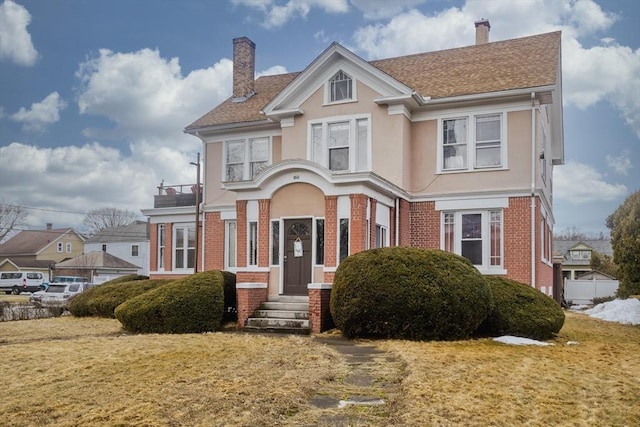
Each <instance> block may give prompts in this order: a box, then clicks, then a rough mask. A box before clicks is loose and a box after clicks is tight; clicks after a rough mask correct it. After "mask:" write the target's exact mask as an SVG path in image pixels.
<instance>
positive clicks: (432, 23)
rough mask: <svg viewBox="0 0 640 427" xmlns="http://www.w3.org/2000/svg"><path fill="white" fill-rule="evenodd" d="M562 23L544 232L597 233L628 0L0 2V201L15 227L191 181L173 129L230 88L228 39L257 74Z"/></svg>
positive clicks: (62, 220) (637, 69) (628, 55)
mask: <svg viewBox="0 0 640 427" xmlns="http://www.w3.org/2000/svg"><path fill="white" fill-rule="evenodd" d="M480 18H487V19H489V21H490V22H491V33H490V40H491V41H498V40H505V39H509V38H514V37H522V36H527V35H532V34H539V33H544V32H549V31H556V30H562V31H563V35H562V37H563V46H562V55H563V86H564V93H563V94H564V119H565V123H564V125H565V127H564V129H565V160H566V164H565V165H563V166H560V167H557V168H555V169H554V214H555V218H556V229H555V231H556V232H558V231H562V230H566V229H569V228H572V227H576V228H578V229H580V230H582V231H583V232H586V233H593V234H597V233H599V232H600V231H604V232H607V229H606V226H605V219H606V217H607V216H608V215H609V214H611V213H612V212H613V211H614V210H615V209H616V208H617V207H618V206H619V205H620V204H621V203H622V202H623V201H624V199H625V198H626V197H627V196H628V195H629V194H631V193H632V192H633V191H637V190H638V189H640V29H639V28H640V2H638V1H636V0H617V1H604V0H520V1H511V0H476V1H472V0H467V1H457V0H395V1H393V2H389V1H387V0H229V1H223V0H220V1H204V0H110V1H86V0H49V1H44V0H16V1H9V0H0V199H2V200H3V201H4V203H7V204H19V205H24V206H26V207H27V208H28V212H29V217H28V227H29V228H39V227H44V225H45V223H47V222H52V223H53V224H54V226H56V227H58V226H60V227H62V226H73V227H77V228H79V229H81V227H80V225H81V222H82V218H83V216H84V213H85V212H86V211H87V210H89V209H91V208H96V207H103V206H112V207H118V208H122V209H131V210H134V211H136V212H139V209H141V208H148V207H150V206H152V196H153V194H154V193H155V191H156V186H157V185H158V184H159V183H160V181H162V180H164V182H165V183H168V184H178V183H189V182H193V181H195V168H194V167H193V166H190V165H189V163H190V162H192V161H195V158H196V153H197V152H198V151H201V145H200V141H199V140H198V139H197V138H195V137H192V136H189V135H184V134H183V132H182V130H183V129H184V127H185V126H186V125H188V124H189V123H191V122H192V121H194V120H195V119H197V118H198V117H200V115H202V114H204V113H205V112H207V111H208V110H210V109H211V108H213V107H214V106H215V105H216V104H218V103H219V102H220V101H222V100H223V99H225V98H226V97H228V96H229V95H230V91H231V65H232V64H231V56H232V39H233V38H234V37H239V36H247V37H249V38H250V39H252V40H253V41H254V42H255V43H256V46H257V47H256V55H257V57H256V69H257V72H258V73H259V74H275V73H281V72H290V71H300V70H302V69H304V68H305V67H306V66H307V65H308V64H309V63H310V62H311V61H313V59H314V58H315V57H316V56H317V55H318V54H319V53H320V52H322V51H323V50H324V49H325V48H326V47H327V46H328V45H329V44H330V43H331V42H332V41H337V42H339V43H341V44H342V45H344V46H345V47H347V48H349V49H351V50H352V51H354V52H355V53H356V54H358V55H360V56H361V57H363V58H365V59H377V58H385V57H392V56H398V55H404V54H410V53H415V52H424V51H431V50H438V49H445V48H451V47H459V46H466V45H470V44H473V43H474V34H475V29H474V25H473V22H474V21H475V20H478V19H480Z"/></svg>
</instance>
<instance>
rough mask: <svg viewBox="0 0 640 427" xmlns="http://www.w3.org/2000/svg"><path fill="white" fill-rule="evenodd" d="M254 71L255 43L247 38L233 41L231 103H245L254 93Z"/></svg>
mask: <svg viewBox="0 0 640 427" xmlns="http://www.w3.org/2000/svg"><path fill="white" fill-rule="evenodd" d="M255 71H256V45H255V43H254V42H252V41H251V40H249V39H248V38H247V37H238V38H236V39H233V101H235V102H242V101H245V100H247V99H249V98H250V97H251V95H253V94H254V93H255V85H254V79H255Z"/></svg>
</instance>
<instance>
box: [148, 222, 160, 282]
mask: <svg viewBox="0 0 640 427" xmlns="http://www.w3.org/2000/svg"><path fill="white" fill-rule="evenodd" d="M159 227H160V224H149V271H157V270H158V228H159Z"/></svg>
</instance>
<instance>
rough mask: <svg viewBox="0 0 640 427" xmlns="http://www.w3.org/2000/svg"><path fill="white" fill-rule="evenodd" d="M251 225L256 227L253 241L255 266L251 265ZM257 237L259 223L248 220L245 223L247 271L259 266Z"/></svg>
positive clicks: (258, 234)
mask: <svg viewBox="0 0 640 427" xmlns="http://www.w3.org/2000/svg"><path fill="white" fill-rule="evenodd" d="M251 224H255V225H256V234H255V237H256V241H255V250H256V259H255V264H252V263H251ZM269 224H271V222H269ZM259 237H260V221H257V220H248V221H247V268H248V269H253V268H257V267H258V265H259V264H260V253H259V252H260V251H259V247H258V245H259V241H258V240H259ZM236 241H237V239H236Z"/></svg>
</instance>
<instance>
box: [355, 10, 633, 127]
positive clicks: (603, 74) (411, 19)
mask: <svg viewBox="0 0 640 427" xmlns="http://www.w3.org/2000/svg"><path fill="white" fill-rule="evenodd" d="M390 7H391V6H390ZM480 18H487V19H489V21H490V23H491V32H490V36H489V37H490V40H492V41H497V40H505V39H510V38H515V37H523V36H527V35H533V34H539V33H544V32H549V31H558V30H562V40H563V43H562V59H563V94H564V101H565V102H566V103H568V104H574V105H576V106H578V107H579V108H582V109H585V108H588V107H590V106H592V105H594V104H596V103H598V102H601V101H605V102H608V103H610V104H611V105H612V106H613V107H614V108H615V109H616V110H617V111H618V112H619V113H620V114H621V116H622V117H623V118H624V120H625V122H626V124H627V125H628V126H630V127H631V128H632V129H633V130H634V132H635V134H636V135H637V136H638V137H639V138H640V97H639V96H638V93H640V49H636V50H633V49H632V48H630V47H628V46H620V45H618V44H617V43H615V42H614V41H613V40H612V39H611V38H610V37H606V34H602V36H604V37H601V39H602V40H603V45H602V46H593V47H584V45H583V42H581V39H582V38H587V37H588V39H589V40H590V39H592V37H593V36H594V35H596V34H598V35H600V33H606V31H607V30H609V28H611V26H612V25H613V24H614V23H615V22H616V20H617V19H619V17H618V16H616V15H615V14H613V13H611V12H607V11H604V10H602V8H601V7H600V6H599V5H598V4H597V3H595V2H594V1H593V0H578V1H575V0H562V1H558V0H537V1H515V2H514V1H511V0H494V1H490V2H489V1H473V0H468V1H467V2H466V3H465V4H464V5H463V6H462V7H460V8H457V7H451V8H449V9H444V10H441V11H440V12H438V13H436V14H434V15H425V14H423V13H422V12H420V11H418V10H411V11H408V12H405V13H402V14H399V15H396V16H395V17H393V18H392V19H391V20H390V21H388V22H386V23H384V24H382V23H379V24H375V25H373V24H372V25H368V26H365V27H362V28H359V29H357V30H356V31H355V32H354V35H353V39H354V41H355V44H356V48H357V49H358V50H361V51H363V52H364V53H365V54H366V55H365V56H366V57H367V58H369V59H375V58H385V57H393V56H398V55H405V54H411V53H416V52H426V51H432V50H440V49H446V48H452V47H459V46H468V45H471V44H473V43H474V40H475V36H474V35H475V28H474V26H473V22H474V21H476V20H478V19H480Z"/></svg>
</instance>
